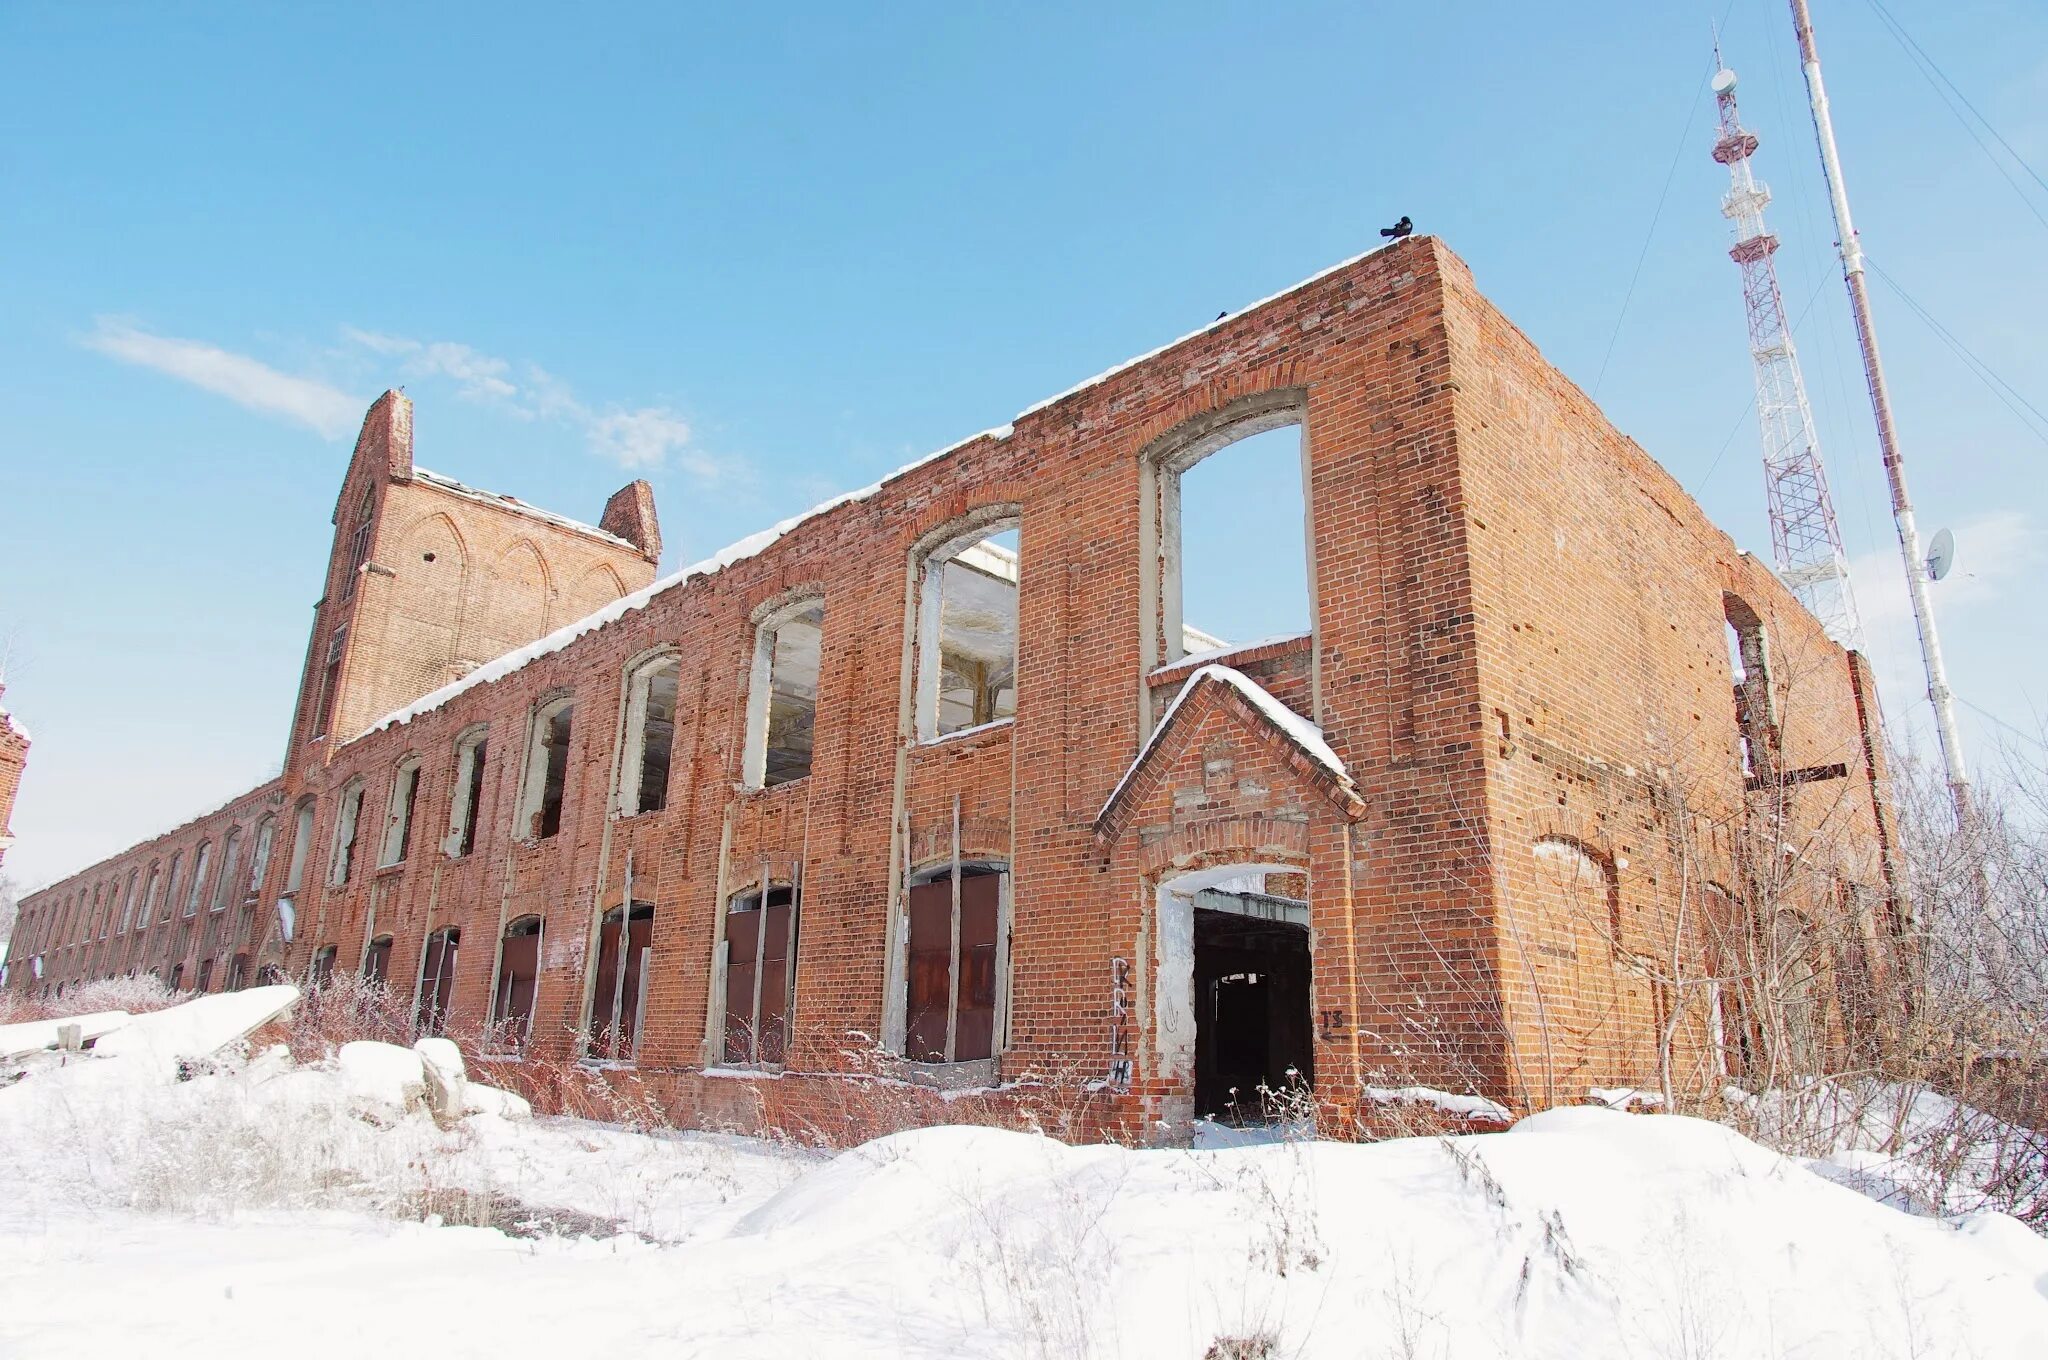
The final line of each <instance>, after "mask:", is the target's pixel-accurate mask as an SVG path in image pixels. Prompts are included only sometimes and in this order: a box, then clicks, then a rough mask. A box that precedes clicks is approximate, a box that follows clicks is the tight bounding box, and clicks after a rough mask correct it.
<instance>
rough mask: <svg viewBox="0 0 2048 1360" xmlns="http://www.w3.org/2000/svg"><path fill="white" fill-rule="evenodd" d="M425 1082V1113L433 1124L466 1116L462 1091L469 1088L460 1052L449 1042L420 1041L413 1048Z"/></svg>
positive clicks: (452, 1042) (447, 1040)
mask: <svg viewBox="0 0 2048 1360" xmlns="http://www.w3.org/2000/svg"><path fill="white" fill-rule="evenodd" d="M412 1047H413V1052H415V1053H417V1054H419V1056H420V1065H421V1067H422V1069H423V1075H424V1076H425V1078H426V1097H427V1110H428V1112H429V1113H430V1114H432V1115H433V1116H434V1119H435V1122H437V1123H441V1124H450V1123H453V1122H454V1121H456V1120H458V1119H460V1118H462V1116H463V1115H464V1113H466V1108H465V1104H464V1097H463V1091H464V1088H465V1087H466V1086H467V1085H468V1084H469V1082H468V1077H467V1074H466V1073H465V1072H464V1070H463V1065H462V1050H461V1049H459V1048H457V1047H456V1046H455V1043H454V1041H453V1040H450V1039H440V1038H432V1039H422V1040H420V1041H419V1042H418V1043H416V1044H414V1045H413V1046H412Z"/></svg>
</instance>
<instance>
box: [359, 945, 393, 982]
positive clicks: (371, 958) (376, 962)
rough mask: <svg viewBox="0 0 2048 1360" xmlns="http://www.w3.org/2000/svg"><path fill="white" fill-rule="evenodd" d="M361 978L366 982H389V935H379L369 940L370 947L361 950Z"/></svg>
mask: <svg viewBox="0 0 2048 1360" xmlns="http://www.w3.org/2000/svg"><path fill="white" fill-rule="evenodd" d="M363 980H364V981H366V982H389V981H390V980H391V937H390V936H389V935H379V936H378V937H377V938H376V939H374V940H372V941H370V947H369V948H368V949H365V950H364V951H363Z"/></svg>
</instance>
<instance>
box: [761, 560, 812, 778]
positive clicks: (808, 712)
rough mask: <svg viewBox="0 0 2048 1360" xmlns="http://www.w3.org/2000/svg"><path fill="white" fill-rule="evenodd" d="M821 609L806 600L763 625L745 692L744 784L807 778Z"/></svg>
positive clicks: (809, 770) (809, 764)
mask: <svg viewBox="0 0 2048 1360" xmlns="http://www.w3.org/2000/svg"><path fill="white" fill-rule="evenodd" d="M824 627H825V606H824V604H823V603H822V602H821V601H817V600H811V601H807V602H805V603H802V604H797V605H792V606H790V607H789V608H787V609H785V610H783V611H781V612H780V613H778V614H776V615H773V616H771V618H770V619H769V620H768V621H767V622H764V623H763V624H762V625H761V627H760V630H759V632H758V633H757V634H756V635H755V644H754V670H753V677H752V681H751V683H750V684H749V686H748V689H747V772H746V782H747V783H748V784H750V785H753V786H754V787H756V788H774V787H775V786H776V785H778V784H787V783H789V782H790V781H792V780H796V779H802V778H803V777H804V776H806V775H808V774H809V773H810V772H811V737H812V729H813V727H814V726H815V725H816V721H817V715H818V669H819V663H820V659H821V656H822V651H823V645H824Z"/></svg>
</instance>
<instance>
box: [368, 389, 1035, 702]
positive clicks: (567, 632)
mask: <svg viewBox="0 0 2048 1360" xmlns="http://www.w3.org/2000/svg"><path fill="white" fill-rule="evenodd" d="M1009 431H1010V427H1009V426H1007V425H1002V426H998V427H996V428H995V429H993V430H983V431H982V432H981V433H979V434H975V435H971V436H969V437H968V438H966V439H963V440H961V441H959V442H958V443H956V444H949V445H947V446H946V447H945V448H943V449H938V450H935V451H934V452H931V453H928V454H926V455H925V456H924V457H922V458H919V459H916V460H914V461H912V462H909V463H905V464H904V465H903V466H902V467H900V468H897V469H896V470H895V471H894V472H892V473H890V474H889V475H888V476H886V477H884V478H882V480H881V481H879V482H875V483H873V484H872V485H870V486H865V487H862V488H861V489H860V490H858V491H848V492H843V493H842V494H840V495H837V496H834V497H833V498H832V499H831V500H828V501H826V502H824V503H823V504H821V505H814V506H812V507H811V508H810V509H809V510H806V511H804V512H803V513H802V514H800V515H791V516H790V517H789V518H788V519H785V520H783V521H781V522H780V523H778V524H775V525H772V526H770V527H769V528H766V529H763V530H761V531H759V532H758V533H752V534H749V535H747V536H746V537H745V538H743V539H741V540H740V541H739V542H737V543H732V544H728V545H727V546H726V547H724V548H722V549H720V550H719V551H718V552H716V553H713V554H712V555H711V556H709V557H707V558H705V559H704V560H703V561H701V562H693V563H691V564H690V565H689V566H687V567H684V568H683V569H682V570H681V571H678V572H675V573H674V574H673V575H669V576H664V577H662V578H661V579H660V580H658V581H655V582H653V583H652V584H650V585H645V586H642V587H641V588H640V589H638V590H636V591H633V592H632V593H630V594H626V595H621V596H620V597H619V598H618V599H616V600H613V601H612V602H611V603H609V604H606V605H602V606H600V607H598V608H597V609H594V610H592V611H591V612H590V613H588V614H585V615H584V616H583V617H582V618H580V619H576V620H574V621H573V622H570V623H566V624H563V625H562V626H561V627H560V628H557V629H556V630H555V631H554V632H552V633H549V634H548V635H547V636H546V637H543V638H540V639H538V640H537V641H534V642H529V643H527V644H526V645H525V646H524V647H521V648H519V649H518V650H517V651H511V652H507V653H505V655H503V656H501V657H499V658H497V659H496V660H494V661H487V662H485V663H484V664H483V665H481V666H478V667H477V668H476V669H475V670H473V671H471V672H470V673H469V674H468V675H465V676H463V677H462V678H461V679H459V680H454V681H451V682H449V683H448V684H445V685H443V686H441V688H439V689H437V690H432V691H430V692H428V693H426V694H423V695H421V696H420V697H419V698H417V699H415V700H413V701H412V702H411V703H409V704H407V705H406V706H405V707H404V708H400V709H396V710H394V711H393V712H390V713H387V714H385V715H384V716H383V717H382V718H379V719H378V720H377V721H376V722H375V723H373V724H371V725H370V726H369V727H367V728H365V729H363V731H362V732H361V733H359V734H358V735H356V736H355V737H352V738H350V740H352V741H361V740H362V739H363V738H364V737H367V736H369V735H370V734H371V733H372V732H381V731H383V730H384V729H385V728H387V727H397V726H402V725H404V724H406V723H409V722H411V721H412V720H413V719H414V718H417V717H419V716H420V715H421V714H422V713H431V712H432V711H433V710H435V709H437V708H439V707H441V705H443V704H445V703H447V702H448V701H449V700H450V699H453V698H455V697H456V696H457V695H459V694H463V693H466V692H468V691H469V690H472V689H475V688H477V687H478V686H479V685H488V684H492V683H493V682H495V681H498V680H502V679H504V678H505V677H506V676H508V675H510V674H512V672H514V671H516V670H519V669H521V668H522V667H524V666H526V665H528V664H529V663H531V662H534V661H538V660H539V659H540V658H541V657H544V656H551V655H553V654H554V653H556V652H559V651H561V650H562V649H563V648H564V647H567V646H568V645H569V644H570V643H572V642H574V641H575V640H576V639H577V638H580V637H582V636H583V635H584V634H585V633H593V632H596V631H597V630H598V629H600V628H602V627H604V626H605V625H606V624H610V623H616V622H618V621H619V620H620V619H622V618H624V617H625V616H626V615H628V614H630V613H632V612H634V611H635V610H639V609H645V608H646V607H647V606H648V605H649V604H650V603H652V602H653V601H654V599H655V597H656V596H658V595H664V594H666V593H667V592H669V591H671V590H673V589H675V588H676V587H677V586H680V585H685V584H687V583H689V582H691V581H694V580H696V579H697V578H698V577H700V576H711V575H715V574H716V573H718V572H721V571H724V570H725V569H726V568H727V567H730V566H733V565H735V564H737V563H740V562H744V561H747V560H748V559H749V558H753V557H758V556H759V555H760V554H762V553H764V552H766V551H767V550H768V549H769V548H771V547H773V546H774V545H775V544H776V543H777V542H779V541H780V540H781V539H782V538H783V537H784V536H786V535H787V534H788V533H789V532H790V531H791V530H792V529H795V528H796V527H797V526H798V525H801V524H803V523H805V522H807V521H809V520H813V519H816V518H818V517H819V516H820V515H823V514H825V513H826V512H828V511H831V510H837V509H838V508H839V507H841V506H842V505H852V504H854V503H856V502H859V501H864V500H867V499H868V498H869V497H871V496H873V495H874V494H875V493H876V492H878V491H880V490H881V489H882V488H883V487H885V486H887V485H888V484H889V483H890V482H893V481H895V480H896V479H897V478H898V477H901V476H903V475H905V474H906V473H909V472H914V471H916V470H917V469H918V468H920V467H923V466H924V465H925V464H927V463H930V462H933V461H934V460H936V459H939V458H943V457H945V456H946V455H947V454H949V453H953V452H955V451H956V450H959V449H963V448H965V447H967V446H968V445H969V444H972V443H973V442H974V441H975V440H977V439H1007V438H1009Z"/></svg>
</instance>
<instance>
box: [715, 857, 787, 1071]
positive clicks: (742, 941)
mask: <svg viewBox="0 0 2048 1360" xmlns="http://www.w3.org/2000/svg"><path fill="white" fill-rule="evenodd" d="M800 902H801V896H800V893H799V890H798V889H797V888H796V887H794V886H790V885H780V886H778V885H774V884H770V885H769V887H768V889H767V891H766V892H765V893H763V892H762V891H761V890H760V889H758V888H757V889H755V890H754V891H752V892H746V893H741V894H739V895H738V896H736V897H734V898H733V899H732V900H731V902H730V903H729V904H728V907H727V911H726V917H725V951H726V952H725V959H726V963H725V1061H726V1062H729V1063H779V1062H781V1061H782V1060H783V1058H784V1057H785V1056H786V1055H787V1053H788V1050H789V1018H790V1012H791V1005H792V1001H793V997H794V993H795V989H796V966H795V965H796V937H797V925H798V909H799V906H800Z"/></svg>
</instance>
